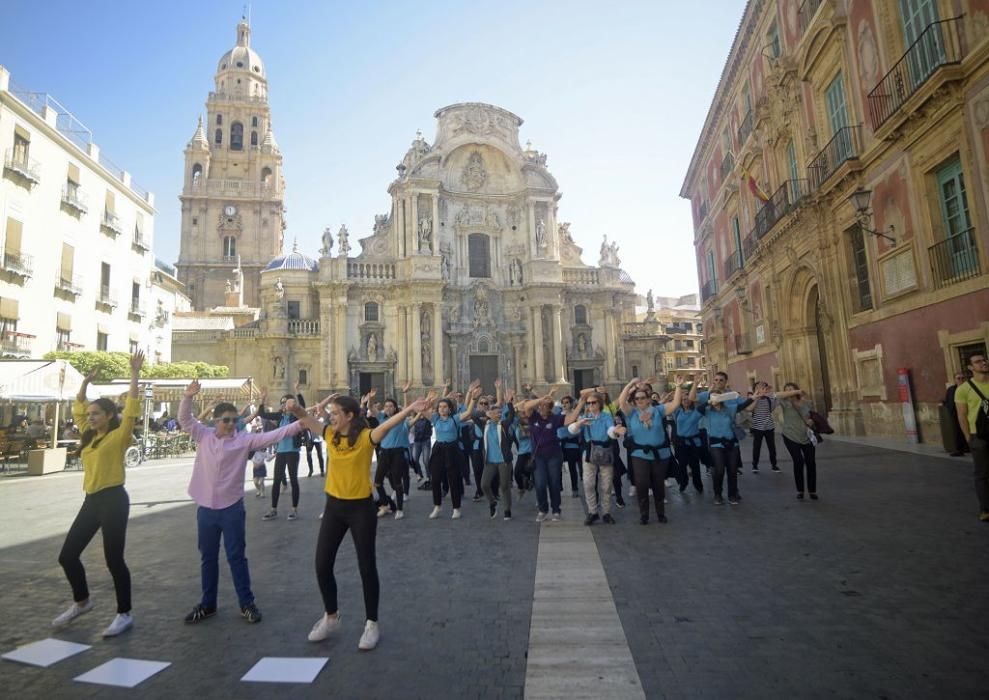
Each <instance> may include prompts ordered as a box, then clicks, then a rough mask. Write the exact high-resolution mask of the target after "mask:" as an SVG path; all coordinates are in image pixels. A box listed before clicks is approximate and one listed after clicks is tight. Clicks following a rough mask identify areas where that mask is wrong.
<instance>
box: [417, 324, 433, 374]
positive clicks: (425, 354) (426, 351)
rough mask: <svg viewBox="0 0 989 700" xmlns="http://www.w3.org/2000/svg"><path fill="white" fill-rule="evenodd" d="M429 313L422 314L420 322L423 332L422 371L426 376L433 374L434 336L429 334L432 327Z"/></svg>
mask: <svg viewBox="0 0 989 700" xmlns="http://www.w3.org/2000/svg"><path fill="white" fill-rule="evenodd" d="M431 320H432V319H430V317H429V312H428V311H423V312H422V319H421V322H420V325H419V327H420V329H421V330H422V341H421V343H420V344H421V346H422V371H423V373H425V374H432V371H433V336H432V334H431V333H430V332H429V325H430V321H431Z"/></svg>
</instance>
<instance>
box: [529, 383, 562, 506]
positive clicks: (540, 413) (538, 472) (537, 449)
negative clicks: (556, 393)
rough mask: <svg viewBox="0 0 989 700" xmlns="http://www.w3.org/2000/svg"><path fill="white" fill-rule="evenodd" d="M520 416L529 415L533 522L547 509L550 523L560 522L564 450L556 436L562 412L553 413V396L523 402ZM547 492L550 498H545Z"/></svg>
mask: <svg viewBox="0 0 989 700" xmlns="http://www.w3.org/2000/svg"><path fill="white" fill-rule="evenodd" d="M533 409H536V410H533ZM521 413H522V415H529V432H530V434H531V436H532V459H533V463H534V464H535V466H536V469H535V477H536V501H537V502H538V506H539V513H538V514H537V515H536V522H537V523H541V522H543V521H544V520H546V516H547V515H548V513H549V510H550V508H552V509H553V520H554V521H556V520H559V519H560V490H561V489H562V488H563V448H561V447H560V440H559V438H558V437H557V434H558V432H559V430H560V428H562V427H563V420H564V418H565V416H564V415H563V414H562V413H553V395H552V394H549V395H548V396H544V397H542V398H539V399H533V400H532V401H526V402H524V403H523V404H522V406H521ZM547 489H548V490H549V499H547V497H546V491H547Z"/></svg>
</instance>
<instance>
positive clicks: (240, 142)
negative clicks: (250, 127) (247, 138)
mask: <svg viewBox="0 0 989 700" xmlns="http://www.w3.org/2000/svg"><path fill="white" fill-rule="evenodd" d="M243 148H244V125H243V124H241V123H240V122H234V123H233V124H231V125H230V150H231V151H240V150H242V149H243Z"/></svg>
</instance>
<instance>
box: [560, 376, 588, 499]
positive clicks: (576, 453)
mask: <svg viewBox="0 0 989 700" xmlns="http://www.w3.org/2000/svg"><path fill="white" fill-rule="evenodd" d="M574 405H575V404H574V400H573V397H572V396H564V397H563V398H562V399H560V410H559V412H560V413H562V414H563V415H564V416H566V415H568V414H569V413H571V412H572V411H573V408H574ZM557 438H559V440H560V448H561V449H562V450H563V461H564V463H566V465H567V470H568V471H569V472H570V495H571V496H573V497H574V498H579V497H580V486H579V484H580V482H581V477H582V475H581V473H580V431H579V430H578V431H577V432H576V433H571V432H570V430H569V428H567V426H566V421H565V420H564V427H562V428H560V432H559V433H558V434H557Z"/></svg>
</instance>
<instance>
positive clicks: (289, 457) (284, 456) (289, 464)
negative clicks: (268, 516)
mask: <svg viewBox="0 0 989 700" xmlns="http://www.w3.org/2000/svg"><path fill="white" fill-rule="evenodd" d="M286 469H287V470H288V479H289V481H291V482H292V507H293V508H298V507H299V453H298V452H279V453H278V454H276V455H275V481H274V485H273V486H272V489H271V507H272V508H277V507H278V496H280V495H281V492H282V488H281V484H282V481H284V480H285V470H286Z"/></svg>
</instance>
